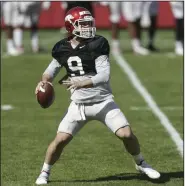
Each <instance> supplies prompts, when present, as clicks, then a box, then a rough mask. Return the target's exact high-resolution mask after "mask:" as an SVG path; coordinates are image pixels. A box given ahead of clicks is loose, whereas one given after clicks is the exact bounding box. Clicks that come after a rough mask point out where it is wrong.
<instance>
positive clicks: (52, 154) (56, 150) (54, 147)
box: [36, 132, 73, 185]
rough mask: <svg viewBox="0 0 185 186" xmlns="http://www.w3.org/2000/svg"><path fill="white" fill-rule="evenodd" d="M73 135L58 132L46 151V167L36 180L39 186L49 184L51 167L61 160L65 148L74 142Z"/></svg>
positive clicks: (44, 166)
mask: <svg viewBox="0 0 185 186" xmlns="http://www.w3.org/2000/svg"><path fill="white" fill-rule="evenodd" d="M72 138H73V137H72V135H71V134H68V133H65V132H58V133H57V135H56V137H55V139H54V140H53V141H52V142H51V143H50V145H49V146H48V149H47V151H46V156H45V160H44V165H43V167H42V169H41V173H40V175H39V177H38V178H37V180H36V184H37V185H42V184H47V183H48V179H49V175H50V171H51V167H52V165H54V164H55V162H56V161H57V160H58V159H59V157H60V155H61V153H62V151H63V149H64V147H65V146H66V145H67V144H68V143H69V142H70V141H71V140H72Z"/></svg>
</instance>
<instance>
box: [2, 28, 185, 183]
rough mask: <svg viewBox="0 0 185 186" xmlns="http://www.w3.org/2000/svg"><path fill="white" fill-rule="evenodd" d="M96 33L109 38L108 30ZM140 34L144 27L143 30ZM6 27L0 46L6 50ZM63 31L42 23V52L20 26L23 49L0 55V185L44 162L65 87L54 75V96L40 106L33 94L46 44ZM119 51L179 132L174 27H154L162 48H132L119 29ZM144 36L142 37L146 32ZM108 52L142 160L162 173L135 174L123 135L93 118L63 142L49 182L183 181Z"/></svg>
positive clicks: (28, 176)
mask: <svg viewBox="0 0 185 186" xmlns="http://www.w3.org/2000/svg"><path fill="white" fill-rule="evenodd" d="M98 34H101V35H103V36H105V37H106V38H107V39H109V40H110V32H108V31H99V32H98ZM145 36H146V35H145ZM4 38H5V35H4V33H2V46H3V51H5V39H4ZM60 38H62V34H61V33H60V32H59V30H50V31H41V32H40V42H41V45H42V46H43V47H45V48H46V49H47V51H48V52H46V53H42V54H32V53H31V49H30V39H29V32H25V35H24V46H25V54H24V55H22V56H18V57H7V56H5V55H4V54H5V53H4V52H3V54H2V58H1V105H12V106H13V109H12V110H9V111H4V110H1V119H2V120H1V183H2V184H1V185H2V186H31V185H35V184H34V183H35V179H36V177H37V176H38V174H39V172H40V168H41V166H42V164H43V159H44V155H45V151H46V148H47V146H48V143H49V142H50V141H51V140H52V139H53V138H54V136H55V134H56V130H57V127H58V124H59V122H60V120H61V117H62V116H63V114H64V112H65V110H66V109H67V107H68V105H69V102H70V99H69V93H68V92H67V91H66V90H65V89H64V88H63V87H61V86H60V85H59V84H58V83H57V82H58V80H59V79H60V78H61V77H62V75H63V74H64V73H65V71H64V70H62V72H61V74H59V75H58V76H57V78H56V80H55V82H54V88H55V92H56V99H55V102H54V104H53V105H52V106H51V107H50V108H49V109H42V108H41V107H40V106H39V105H38V103H37V101H36V99H35V95H34V90H35V86H36V84H37V82H38V81H39V80H40V77H41V74H42V73H43V71H44V70H45V68H46V67H47V65H48V64H49V62H50V60H51V59H52V58H51V55H50V51H51V49H52V47H53V45H54V44H55V42H57V41H58V40H59V39H60ZM120 38H121V44H122V49H123V56H124V57H125V59H126V60H127V61H128V63H129V64H130V65H131V67H132V68H133V70H134V71H135V72H136V73H137V75H138V77H139V79H140V80H141V82H142V83H143V85H144V86H145V88H146V89H147V90H148V91H149V93H150V94H151V95H152V96H153V98H154V100H155V101H156V102H157V104H158V106H159V108H160V109H161V110H162V111H163V112H164V113H165V114H166V116H167V117H168V118H169V120H170V121H171V122H172V124H173V126H174V127H175V128H176V130H177V131H178V132H179V133H180V136H181V137H182V138H183V58H182V57H177V56H175V55H173V49H174V33H173V32H172V31H159V32H158V35H157V37H156V46H159V47H160V49H161V53H159V54H150V55H148V56H137V55H133V53H132V52H131V46H130V39H129V36H128V33H127V32H124V31H123V32H122V33H121V37H120ZM144 42H145V43H146V37H144ZM110 58H111V69H112V71H111V73H112V75H111V85H112V89H113V93H114V95H115V101H116V102H117V104H118V105H119V106H120V108H121V109H122V111H123V112H124V113H125V115H126V117H127V119H128V120H129V122H130V123H131V125H132V129H133V131H134V132H135V134H136V135H137V136H138V138H139V140H140V143H141V149H142V152H143V154H144V156H145V159H146V160H147V162H149V163H150V164H151V165H152V166H153V167H155V168H156V169H157V170H159V171H160V172H161V174H162V176H161V179H160V180H158V181H152V180H149V179H147V177H145V176H143V175H140V174H139V173H138V172H137V171H136V170H135V168H134V164H133V160H132V158H131V157H130V155H128V154H127V153H126V151H125V149H124V148H123V146H122V143H121V142H120V141H119V140H118V139H117V138H116V137H115V136H114V134H112V133H111V132H110V131H109V130H108V129H107V128H106V127H104V126H103V125H102V124H100V123H99V122H96V121H94V122H90V123H88V124H87V125H86V126H85V127H84V128H83V129H82V130H81V131H80V132H79V134H77V136H75V138H74V139H73V141H72V142H71V143H70V144H69V145H68V146H67V147H66V149H65V151H64V153H63V156H62V157H61V159H60V160H59V161H58V163H57V164H56V165H55V166H54V167H53V170H52V174H51V177H50V181H51V182H50V183H49V185H51V186H63V185H64V186H81V185H83V186H91V185H92V186H152V185H162V186H164V185H165V186H175V185H176V186H181V185H183V178H184V171H183V160H182V158H181V156H180V155H179V152H178V151H177V148H176V145H175V144H174V142H173V141H172V140H171V138H170V136H169V134H168V133H167V132H166V130H165V129H164V127H163V126H162V125H161V123H160V121H159V119H158V118H156V116H155V115H154V114H153V113H152V111H151V110H150V109H147V105H146V103H145V101H144V99H143V98H142V97H141V96H140V95H139V94H138V92H137V91H136V90H135V88H134V87H133V86H132V84H131V83H130V81H129V80H128V77H127V76H126V75H125V74H124V73H123V71H122V70H121V69H120V67H119V66H118V65H117V64H116V62H115V61H114V58H113V56H112V55H111V56H110Z"/></svg>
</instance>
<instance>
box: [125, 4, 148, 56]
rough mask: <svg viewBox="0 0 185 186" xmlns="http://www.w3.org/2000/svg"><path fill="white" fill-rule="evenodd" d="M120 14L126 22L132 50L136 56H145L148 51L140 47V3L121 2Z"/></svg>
mask: <svg viewBox="0 0 185 186" xmlns="http://www.w3.org/2000/svg"><path fill="white" fill-rule="evenodd" d="M122 3H123V8H122V12H123V15H124V18H125V20H126V21H127V22H128V31H129V33H130V36H131V39H132V41H131V44H132V49H133V51H134V52H135V53H136V54H141V55H147V54H148V50H147V49H146V48H144V47H142V46H141V26H140V19H141V5H142V2H122Z"/></svg>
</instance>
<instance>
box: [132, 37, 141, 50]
mask: <svg viewBox="0 0 185 186" xmlns="http://www.w3.org/2000/svg"><path fill="white" fill-rule="evenodd" d="M131 44H132V48H136V47H139V46H140V40H139V39H137V38H134V39H132V41H131Z"/></svg>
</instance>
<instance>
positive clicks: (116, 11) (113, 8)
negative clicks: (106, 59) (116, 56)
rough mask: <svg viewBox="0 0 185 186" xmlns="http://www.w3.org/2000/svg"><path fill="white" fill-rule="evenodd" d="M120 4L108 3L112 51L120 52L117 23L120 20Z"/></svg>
mask: <svg viewBox="0 0 185 186" xmlns="http://www.w3.org/2000/svg"><path fill="white" fill-rule="evenodd" d="M120 6H121V2H109V10H110V22H111V25H112V28H111V29H112V30H111V31H112V43H111V44H112V51H113V52H116V53H117V52H118V53H119V52H120V41H119V29H120V28H119V23H120V18H121V13H120Z"/></svg>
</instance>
